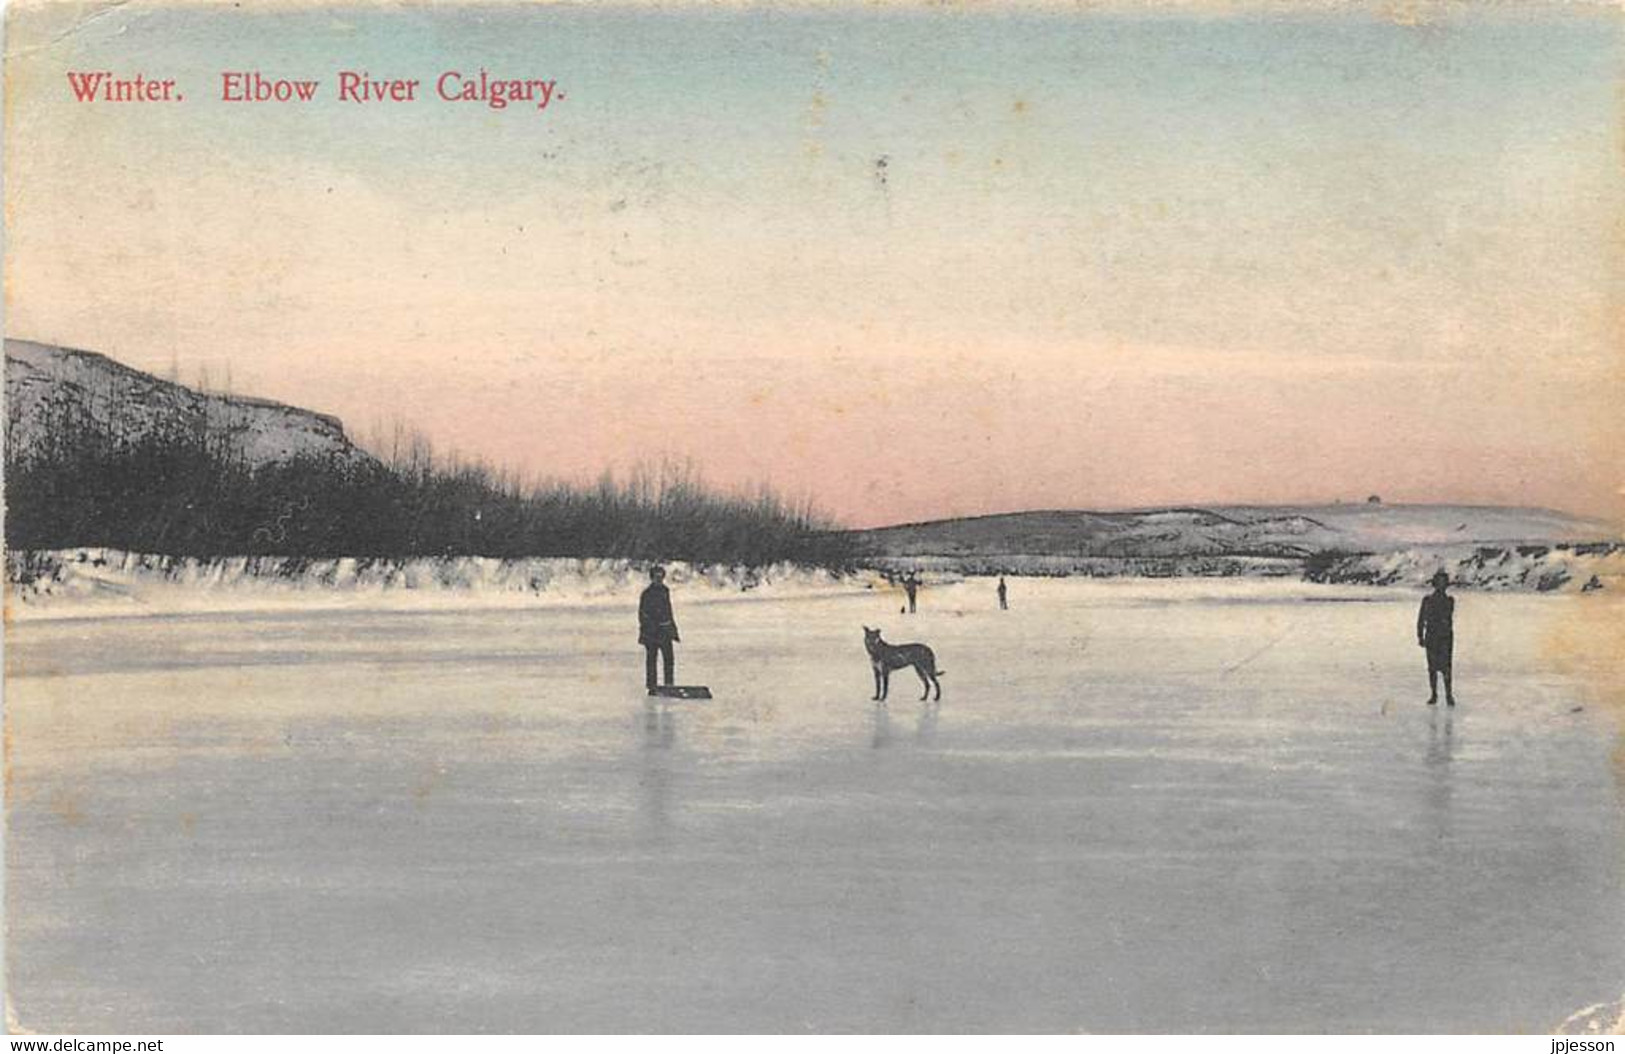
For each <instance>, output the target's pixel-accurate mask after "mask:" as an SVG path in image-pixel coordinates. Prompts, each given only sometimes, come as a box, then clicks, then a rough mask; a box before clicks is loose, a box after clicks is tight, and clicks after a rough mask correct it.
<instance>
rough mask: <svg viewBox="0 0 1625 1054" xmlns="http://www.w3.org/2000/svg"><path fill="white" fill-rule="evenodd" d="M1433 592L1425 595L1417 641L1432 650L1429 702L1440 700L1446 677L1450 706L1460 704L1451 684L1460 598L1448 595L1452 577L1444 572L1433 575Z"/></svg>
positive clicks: (1430, 653) (1429, 659)
mask: <svg viewBox="0 0 1625 1054" xmlns="http://www.w3.org/2000/svg"><path fill="white" fill-rule="evenodd" d="M1432 581H1433V592H1431V593H1429V594H1428V595H1427V596H1425V597H1423V598H1422V610H1420V611H1418V612H1417V613H1416V643H1417V644H1419V645H1421V646H1422V647H1423V648H1426V649H1427V653H1428V705H1429V706H1437V705H1438V702H1439V677H1440V675H1441V674H1442V675H1443V676H1444V699H1445V704H1446V705H1447V706H1455V705H1456V693H1455V692H1454V691H1453V690H1452V689H1451V685H1450V659H1451V652H1452V650H1453V648H1454V645H1455V632H1456V627H1455V621H1456V600H1455V598H1454V597H1451V596H1446V595H1445V589H1446V588H1447V587H1448V586H1449V585H1450V576H1449V575H1447V574H1445V573H1444V572H1443V571H1440V572H1438V573H1437V574H1435V575H1434V576H1433V579H1432Z"/></svg>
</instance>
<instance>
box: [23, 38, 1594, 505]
mask: <svg viewBox="0 0 1625 1054" xmlns="http://www.w3.org/2000/svg"><path fill="white" fill-rule="evenodd" d="M1544 10H1545V9H1538V8H1537V9H1533V11H1534V13H1533V14H1532V15H1529V16H1528V17H1527V18H1525V19H1523V20H1519V19H1513V20H1511V21H1506V20H1504V19H1503V20H1501V21H1489V20H1487V19H1480V20H1476V21H1473V20H1466V19H1465V18H1458V20H1457V21H1456V22H1453V23H1447V24H1442V25H1437V24H1436V25H1423V26H1400V25H1394V24H1392V23H1385V22H1382V21H1381V20H1375V19H1370V18H1366V17H1364V16H1362V15H1359V14H1357V13H1349V14H1345V15H1341V16H1336V17H1333V16H1327V15H1323V16H1318V17H1316V18H1301V19H1290V20H1289V19H1282V18H1244V17H1235V18H1230V19H1196V18H1178V17H1170V18H1162V19H1157V20H1139V19H1134V18H1127V19H1124V18H1110V17H1106V16H1103V15H1095V16H1090V15H1070V16H1056V15H1052V14H1047V15H1044V16H1043V17H1042V18H1040V17H1039V16H1037V15H1033V16H1031V17H1029V18H1025V19H1023V18H1009V19H1000V18H993V17H989V18H980V19H978V18H972V17H971V16H966V15H964V14H953V13H947V12H938V13H936V14H928V13H925V12H923V11H920V10H913V11H912V13H911V14H909V15H908V16H907V17H905V18H902V19H901V20H900V21H898V22H896V23H895V24H893V23H890V22H888V23H887V25H886V29H887V33H883V34H882V33H876V32H871V31H870V30H873V29H875V28H876V27H875V26H873V25H870V24H869V22H870V21H872V20H873V19H878V18H880V17H881V16H879V15H867V16H866V15H865V14H864V13H863V12H862V11H860V10H853V11H844V10H840V9H838V10H836V11H833V12H824V13H822V14H819V15H805V16H802V17H800V18H794V19H792V18H785V19H777V20H774V19H763V18H759V17H758V18H753V17H752V16H751V15H749V14H748V13H735V14H732V15H727V16H721V15H716V14H715V13H714V12H713V14H712V15H711V16H709V17H707V18H702V17H699V16H698V15H697V14H683V13H681V12H673V11H667V12H665V13H652V12H645V13H630V12H628V11H626V10H622V11H621V12H619V15H618V20H617V18H614V17H611V16H610V15H609V14H604V15H603V16H602V20H601V21H598V22H595V21H594V19H595V18H599V17H600V16H597V15H591V14H586V13H583V12H580V11H573V12H571V11H562V12H561V11H556V10H554V9H547V8H539V9H530V10H528V11H526V12H520V13H517V14H515V15H513V16H512V17H513V18H514V19H516V20H519V21H516V22H515V23H514V24H513V25H511V26H494V25H492V24H490V20H488V21H486V22H475V21H472V20H470V19H469V18H467V17H464V18H463V19H462V21H459V16H458V15H457V14H456V13H455V10H454V9H448V10H442V11H438V12H432V13H427V14H421V13H420V15H419V16H414V17H415V19H416V20H414V19H413V18H409V17H408V16H407V15H405V14H404V13H402V12H400V11H398V10H397V11H396V12H395V13H394V14H393V15H392V14H391V13H390V11H389V10H387V9H378V10H376V11H371V12H366V13H361V14H357V16H356V17H355V18H354V19H350V20H349V21H347V22H339V21H338V20H335V19H333V18H330V17H327V16H322V15H320V14H319V12H317V13H307V14H305V15H301V16H298V17H297V18H293V19H291V21H289V20H283V21H275V20H269V19H266V18H263V17H260V18H256V16H251V15H249V14H246V13H235V14H234V13H232V12H231V11H227V10H214V11H202V10H197V9H168V8H163V7H157V8H149V9H148V10H147V11H144V12H143V11H126V10H123V9H120V10H114V11H112V12H110V13H108V14H107V15H106V16H105V17H102V18H100V19H97V20H96V21H95V23H94V24H93V25H87V26H85V27H84V28H83V29H82V30H80V31H75V32H71V33H67V34H66V35H63V30H64V26H63V25H59V24H57V22H55V21H53V19H54V18H56V17H57V14H56V13H53V12H51V11H48V10H42V11H40V12H37V13H29V12H25V14H24V15H23V16H21V17H14V18H13V23H12V26H11V35H10V39H9V41H8V47H9V48H10V51H11V56H12V59H11V62H10V63H8V76H9V80H8V85H7V88H8V96H9V99H8V105H9V107H10V109H9V110H8V141H7V146H8V150H7V171H6V175H7V215H8V223H9V239H10V242H9V253H8V261H7V322H6V330H7V333H8V335H10V336H13V337H22V338H27V339H37V340H43V341H48V342H56V343H63V344H68V345H72V346H78V347H84V348H89V349H92V350H96V351H101V352H104V353H106V354H109V355H112V356H113V357H115V358H118V359H120V360H122V361H125V362H127V363H130V364H131V365H135V366H138V367H140V368H144V369H148V370H152V371H154V372H158V373H168V372H169V370H170V369H171V368H172V366H174V367H178V370H179V374H180V377H181V379H182V380H186V381H195V380H196V379H198V377H199V376H201V374H202V373H203V372H204V371H207V372H208V374H209V376H210V378H211V380H212V382H213V383H215V384H216V385H219V384H221V383H223V381H224V379H225V377H226V376H227V375H228V373H229V376H230V379H231V384H232V386H233V388H234V389H235V390H237V391H240V392H248V393H253V394H258V395H264V396H268V397H272V398H277V399H281V400H284V401H287V402H291V403H295V404H298V405H303V406H308V407H311V408H313V409H317V410H322V411H325V412H330V413H335V414H337V415H339V416H340V417H342V418H343V419H344V420H345V422H346V424H347V425H348V426H349V429H350V431H351V433H352V434H354V435H357V436H361V437H363V438H364V437H365V436H366V435H367V434H368V432H369V431H372V430H374V429H375V428H377V427H378V426H380V425H386V424H388V423H391V422H394V421H403V422H405V423H407V424H409V425H411V426H415V427H417V428H419V429H421V430H423V431H424V432H426V433H427V434H428V435H429V436H431V437H432V438H433V439H434V440H435V442H436V443H437V444H438V445H440V446H441V447H443V448H455V449H457V450H459V451H462V452H464V453H465V454H470V455H478V456H481V457H484V458H486V459H488V460H491V461H494V462H498V463H501V464H504V465H508V466H512V467H515V468H518V469H520V470H522V471H525V472H529V473H533V474H535V475H538V476H552V477H564V478H571V479H580V478H590V477H592V476H595V475H597V474H598V472H600V471H601V470H602V469H604V468H606V467H609V468H615V469H618V470H622V471H624V470H626V469H629V468H630V467H632V466H633V465H636V464H638V463H640V462H648V461H653V460H658V459H661V458H665V457H676V458H691V459H693V460H694V461H695V462H696V463H697V464H698V465H699V466H700V467H701V468H702V470H703V472H704V473H705V475H706V476H707V477H708V478H709V479H710V480H712V481H713V482H715V483H718V484H722V485H726V486H744V485H748V484H750V483H754V482H762V481H765V482H769V483H771V484H773V485H774V486H775V487H777V488H778V489H780V490H781V491H783V492H784V493H785V494H787V495H788V496H790V497H795V498H800V497H804V496H811V497H813V498H814V499H815V500H816V502H817V503H818V505H819V506H820V507H821V508H823V509H824V510H826V511H827V512H829V513H831V514H833V515H835V516H837V517H839V518H840V519H842V520H843V521H845V522H848V523H851V524H854V525H869V524H877V523H887V522H898V521H906V520H914V519H924V518H933V517H938V516H949V515H959V514H968V513H981V512H991V511H1001V510H1010V509H1021V508H1035V507H1044V508H1056V507H1108V506H1119V507H1120V506H1135V505H1149V504H1158V503H1175V502H1178V503H1185V502H1235V503H1242V502H1292V501H1330V500H1338V499H1341V500H1361V499H1363V498H1364V497H1365V496H1366V495H1367V494H1369V493H1373V492H1376V493H1381V494H1382V495H1383V496H1384V497H1385V498H1387V499H1389V500H1391V501H1455V502H1481V503H1517V504H1536V505H1545V506H1553V507H1558V508H1565V509H1569V510H1572V511H1576V512H1582V513H1589V514H1596V515H1606V516H1610V517H1614V518H1619V517H1621V515H1622V514H1625V503H1622V498H1621V480H1620V473H1619V465H1620V464H1621V459H1620V458H1619V457H1618V456H1617V451H1619V449H1620V442H1621V439H1622V436H1621V433H1620V425H1619V421H1620V418H1621V415H1620V414H1619V413H1618V406H1619V404H1620V399H1619V396H1620V394H1621V385H1622V374H1621V368H1620V358H1619V354H1618V352H1619V348H1620V339H1619V338H1620V331H1619V321H1620V311H1619V305H1620V303H1621V300H1620V296H1619V294H1620V291H1621V290H1620V284H1621V276H1622V273H1625V272H1622V268H1621V266H1620V263H1621V260H1620V252H1621V250H1620V244H1621V243H1620V241H1619V239H1618V238H1617V236H1616V235H1617V231H1618V223H1619V216H1620V215H1621V212H1620V210H1621V206H1622V202H1625V191H1622V186H1621V178H1622V177H1621V175H1620V166H1619V165H1618V163H1617V162H1618V157H1619V153H1618V151H1619V149H1620V143H1619V129H1618V123H1617V117H1616V115H1617V100H1616V99H1615V96H1614V94H1613V92H1614V88H1613V84H1614V76H1615V74H1616V73H1617V59H1618V45H1617V43H1616V42H1615V41H1616V38H1617V25H1616V24H1615V23H1613V22H1610V21H1607V20H1605V19H1603V18H1601V17H1600V16H1597V17H1595V18H1590V19H1588V18H1579V17H1575V16H1563V17H1559V16H1557V15H1555V14H1552V15H1545V14H1542V12H1543V11H1544ZM719 18H722V19H724V23H722V24H719V23H718V22H717V19H719ZM727 19H732V21H726V20H727ZM425 20H427V23H429V24H428V25H427V28H425ZM1509 41H1510V42H1516V43H1517V44H1518V45H1519V47H1518V48H1509V47H1508V44H1509ZM448 62H458V63H463V64H468V63H470V62H477V63H484V64H487V65H491V66H492V67H493V68H495V67H502V68H508V69H514V70H516V71H524V72H529V71H530V70H532V69H540V70H543V71H544V72H546V73H547V74H548V75H549V76H556V77H557V78H558V80H559V82H560V84H561V86H565V87H566V89H567V91H568V97H567V99H566V100H565V101H563V102H561V103H559V104H558V106H557V108H556V109H553V108H550V109H549V111H547V112H546V113H545V114H537V113H528V114H521V113H515V112H506V111H505V112H501V113H495V112H491V111H479V110H475V111H456V112H448V111H447V110H446V108H445V107H441V108H438V109H436V108H434V107H430V106H428V105H427V104H425V105H423V106H419V107H417V108H401V109H397V110H392V111H384V110H376V109H375V110H364V111H355V110H352V109H346V108H343V107H341V106H340V105H339V104H338V103H336V102H331V101H327V102H319V103H317V104H312V106H313V108H312V109H310V110H309V111H306V112H301V113H294V112H289V111H287V110H286V109H280V110H279V109H275V108H268V109H252V108H250V109H248V110H244V109H242V108H233V107H231V106H230V105H227V104H223V103H220V102H218V100H212V99H211V98H210V93H211V90H212V89H213V86H214V85H215V82H216V81H217V79H218V76H219V72H220V70H222V69H239V68H244V63H249V64H250V66H249V67H248V68H265V69H268V70H269V69H274V70H278V71H284V72H285V73H286V74H287V75H290V76H291V75H294V74H300V75H308V76H314V77H319V78H322V79H324V80H331V79H332V78H333V75H334V71H335V70H336V69H339V68H348V66H352V65H353V66H365V67H366V68H368V69H372V70H375V71H381V72H389V71H396V70H399V71H405V72H409V73H411V74H413V75H420V76H432V75H433V74H434V72H435V71H437V70H439V69H440V68H442V67H444V66H445V65H446V64H447V63H448ZM81 68H115V69H126V68H127V69H131V70H134V69H137V68H141V69H144V70H146V71H147V72H148V74H149V75H153V74H165V75H173V76H175V77H176V78H177V79H178V80H179V81H180V82H181V85H182V89H183V90H184V91H190V93H191V95H190V98H188V99H187V101H185V102H184V103H180V104H175V105H173V106H169V107H156V106H134V107H131V106H126V107H124V108H122V109H121V108H117V107H108V106H96V105H85V104H79V103H75V102H72V101H71V100H70V98H69V96H68V92H67V89H66V86H65V71H67V70H72V69H81ZM881 162H884V163H883V164H882V163H881Z"/></svg>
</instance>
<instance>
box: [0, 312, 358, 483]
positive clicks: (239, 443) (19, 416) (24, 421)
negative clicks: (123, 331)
mask: <svg viewBox="0 0 1625 1054" xmlns="http://www.w3.org/2000/svg"><path fill="white" fill-rule="evenodd" d="M5 349H6V446H7V452H8V454H10V455H11V456H13V457H18V456H20V457H23V458H26V457H27V455H28V452H29V451H30V450H31V449H36V448H38V447H40V446H41V445H42V444H43V443H44V442H45V441H46V440H47V439H48V438H49V435H50V430H51V429H52V428H53V427H54V426H55V425H54V422H60V421H64V420H71V419H74V418H78V419H81V420H83V419H84V418H85V417H87V416H88V417H89V418H92V419H94V420H95V421H97V422H100V423H101V424H102V425H105V426H106V429H107V431H109V432H110V433H112V434H113V435H115V436H118V437H119V438H120V439H122V440H125V441H127V442H139V441H140V440H141V439H142V438H144V437H146V436H148V435H152V434H155V433H159V432H164V431H170V432H173V431H194V430H199V431H202V432H206V433H207V434H209V435H210V436H211V437H218V438H219V439H220V440H222V441H223V442H224V443H225V444H226V445H227V447H228V449H230V450H231V451H232V452H233V453H235V454H236V455H237V456H239V457H241V458H242V459H243V460H245V461H246V462H247V463H248V464H250V465H254V466H258V465H265V464H272V463H276V462H280V461H288V460H291V459H293V458H296V457H299V456H302V455H315V456H319V457H328V458H333V459H336V460H338V461H341V462H346V463H356V462H363V461H371V460H372V456H371V455H370V454H367V453H366V452H365V451H363V450H361V449H360V448H359V447H357V446H355V444H353V443H351V442H350V440H349V438H348V437H347V436H346V435H345V434H344V425H343V423H342V422H340V421H339V419H338V418H336V417H330V416H328V415H326V414H319V413H314V412H312V411H310V410H302V409H300V408H298V407H294V406H285V405H283V404H282V403H276V402H271V401H269V400H266V399H253V398H247V397H244V396H237V395H219V394H214V393H209V392H199V391H195V390H193V389H191V388H188V387H186V386H185V385H181V384H175V383H173V382H170V381H166V380H162V379H161V378H158V377H154V376H153V375H152V374H150V373H143V372H141V371H140V370H135V369H131V368H130V367H128V366H123V365H120V364H119V363H117V362H114V361H113V360H112V359H109V358H107V357H106V356H104V355H98V354H96V353H94V352H89V351H77V350H74V349H71V348H59V347H55V346H53V345H50V344H38V343H35V342H33V341H26V340H7V341H6V342H5Z"/></svg>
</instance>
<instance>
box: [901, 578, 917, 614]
mask: <svg viewBox="0 0 1625 1054" xmlns="http://www.w3.org/2000/svg"><path fill="white" fill-rule="evenodd" d="M903 592H905V593H907V594H908V613H909V614H910V615H912V614H914V599H915V597H917V596H918V595H919V592H920V580H919V579H918V578H915V577H914V572H913V571H910V572H909V573H908V575H907V576H906V577H905V578H904V579H903Z"/></svg>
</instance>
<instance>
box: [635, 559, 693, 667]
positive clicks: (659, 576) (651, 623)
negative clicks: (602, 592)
mask: <svg viewBox="0 0 1625 1054" xmlns="http://www.w3.org/2000/svg"><path fill="white" fill-rule="evenodd" d="M681 639H682V638H681V637H679V636H677V620H676V619H675V618H674V617H673V616H672V613H671V590H669V589H667V588H666V569H665V568H664V567H658V566H656V567H651V568H649V587H648V588H647V589H645V590H644V591H643V595H642V596H641V597H639V598H638V643H639V644H641V645H643V651H644V664H643V683H644V686H645V687H647V688H648V689H649V691H651V692H652V691H654V690H655V687H656V684H657V682H656V681H655V655H656V654H659V656H660V657H661V658H662V659H663V660H665V661H664V666H665V673H666V685H667V687H670V686H671V684H672V680H673V675H674V672H673V668H674V666H675V665H676V659H675V656H673V654H672V647H671V646H672V644H673V643H675V642H676V641H679V640H681Z"/></svg>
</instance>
